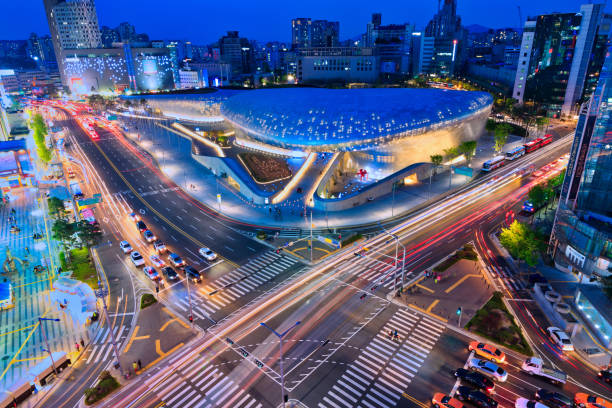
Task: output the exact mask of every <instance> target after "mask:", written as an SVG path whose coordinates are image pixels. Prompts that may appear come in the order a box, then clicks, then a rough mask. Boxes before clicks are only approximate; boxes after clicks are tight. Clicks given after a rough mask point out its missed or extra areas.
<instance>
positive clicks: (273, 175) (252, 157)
mask: <svg viewBox="0 0 612 408" xmlns="http://www.w3.org/2000/svg"><path fill="white" fill-rule="evenodd" d="M238 157H240V159H241V160H242V162H243V163H244V165H245V166H246V167H247V169H248V170H249V172H250V173H251V175H252V176H253V178H254V179H255V181H257V182H258V183H268V182H271V181H275V180H282V179H284V178H287V177H290V176H291V169H290V168H289V166H288V165H287V162H286V161H285V160H283V159H281V158H277V157H271V156H266V155H264V154H259V153H240V154H239V155H238Z"/></svg>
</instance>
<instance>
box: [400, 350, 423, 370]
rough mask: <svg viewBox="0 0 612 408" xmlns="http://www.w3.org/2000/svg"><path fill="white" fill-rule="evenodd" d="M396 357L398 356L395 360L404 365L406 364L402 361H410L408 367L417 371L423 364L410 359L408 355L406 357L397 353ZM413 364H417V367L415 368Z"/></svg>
mask: <svg viewBox="0 0 612 408" xmlns="http://www.w3.org/2000/svg"><path fill="white" fill-rule="evenodd" d="M395 357H396V358H395V359H394V360H395V361H397V362H399V363H400V364H402V365H405V364H403V363H402V362H404V363H408V365H407V366H406V367H408V369H411V370H413V371H414V372H415V373H416V372H417V370H418V369H419V367H420V366H421V365H420V364H418V363H415V362H414V361H411V360H409V359H408V358H406V357H405V356H404V355H403V354H400V353H397V354H396V355H395ZM411 366H415V368H414V369H413V368H412V367H411Z"/></svg>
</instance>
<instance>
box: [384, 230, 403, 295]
mask: <svg viewBox="0 0 612 408" xmlns="http://www.w3.org/2000/svg"><path fill="white" fill-rule="evenodd" d="M378 225H379V226H380V228H381V229H382V231H383V232H384V233H385V234H387V235H389V236H390V237H392V238H393V239H395V271H394V273H393V291H394V292H395V291H396V290H397V287H396V284H397V249H398V248H397V247H398V245H401V247H402V248H403V249H404V255H403V256H402V287H403V286H404V283H405V281H406V279H405V276H404V273H405V270H404V266H405V265H406V247H405V246H404V244H402V243H401V242H400V240H399V237H398V236H397V235H396V234H392V233H390V232H389V231H387V229H386V228H385V227H383V226H382V225H381V223H380V222H379V223H378Z"/></svg>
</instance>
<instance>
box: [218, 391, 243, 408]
mask: <svg viewBox="0 0 612 408" xmlns="http://www.w3.org/2000/svg"><path fill="white" fill-rule="evenodd" d="M242 394H244V390H243V389H239V390H238V392H237V393H236V395H234V396H233V397H232V399H230V400H229V401H227V402H226V403H225V405H223V407H222V408H229V407H230V405H231V404H232V402H234V401H236V400H237V399H238V398H240V396H241V395H242ZM248 398H249V396H248V395H245V396H244V398H243V400H246V399H248ZM241 403H242V401H240V402H238V403H236V405H235V406H240V404H241Z"/></svg>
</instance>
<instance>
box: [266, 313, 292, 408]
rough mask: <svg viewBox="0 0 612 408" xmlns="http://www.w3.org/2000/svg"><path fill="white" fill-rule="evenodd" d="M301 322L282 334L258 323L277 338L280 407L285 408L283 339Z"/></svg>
mask: <svg viewBox="0 0 612 408" xmlns="http://www.w3.org/2000/svg"><path fill="white" fill-rule="evenodd" d="M300 323H301V322H299V321H297V322H295V323H294V324H293V326H291V327H290V328H288V329H287V330H285V331H284V332H283V333H280V334H279V333H277V332H276V330H274V329H273V328H271V327H270V326H268V325H267V324H265V323H263V322H262V323H260V325H262V326H263V327H265V328H266V329H268V330H270V331H271V332H272V333H274V334H275V335H276V337H278V338H279V343H278V346H279V350H280V356H279V361H280V375H281V404H282V406H285V376H284V374H283V337H285V335H286V334H287V333H289V331H290V330H291V329H293V328H294V327H296V326H297V325H299V324H300Z"/></svg>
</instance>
